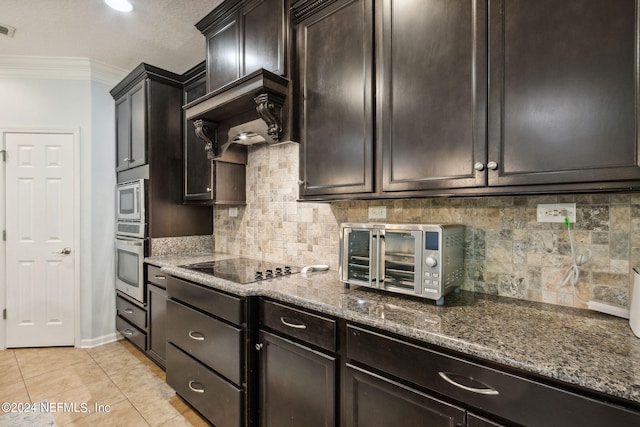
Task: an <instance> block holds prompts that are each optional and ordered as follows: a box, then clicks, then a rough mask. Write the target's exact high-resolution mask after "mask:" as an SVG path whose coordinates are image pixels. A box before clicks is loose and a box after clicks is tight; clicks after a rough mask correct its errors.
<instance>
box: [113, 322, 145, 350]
mask: <svg viewBox="0 0 640 427" xmlns="http://www.w3.org/2000/svg"><path fill="white" fill-rule="evenodd" d="M116 329H117V330H118V331H120V333H121V334H122V336H123V337H125V338H126V339H128V340H129V341H131V342H132V343H134V344H135V345H137V346H138V347H140V349H142V350H146V349H147V334H145V333H144V332H142V331H141V330H140V329H138V328H136V327H135V326H133V325H132V324H131V323H129V322H127V321H126V320H125V319H123V318H122V317H120V316H116Z"/></svg>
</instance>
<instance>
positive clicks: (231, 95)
mask: <svg viewBox="0 0 640 427" xmlns="http://www.w3.org/2000/svg"><path fill="white" fill-rule="evenodd" d="M288 92H289V80H287V79H286V78H284V77H281V76H279V75H277V74H274V73H272V72H270V71H267V70H265V69H260V70H258V71H255V72H253V73H251V74H248V75H246V76H244V77H242V78H240V79H238V80H236V81H233V82H231V83H229V84H227V85H225V86H223V87H221V88H220V89H217V90H215V91H213V92H210V93H208V94H206V95H205V96H203V97H200V98H198V99H196V100H195V101H192V102H190V103H189V104H187V105H185V106H184V107H183V109H184V110H185V115H186V118H187V120H191V121H193V124H194V125H195V132H196V135H197V136H198V138H200V139H201V140H202V141H203V142H204V143H205V150H206V151H207V157H208V158H209V159H218V158H220V157H221V156H222V155H223V154H224V152H225V150H226V149H227V148H228V147H229V145H231V144H234V143H235V144H242V145H253V144H258V143H264V142H266V143H268V144H278V143H281V142H283V141H282V136H283V123H286V120H283V116H285V115H286V114H287V111H286V110H287V109H286V108H285V107H284V105H285V99H286V97H287V94H288Z"/></svg>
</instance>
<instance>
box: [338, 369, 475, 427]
mask: <svg viewBox="0 0 640 427" xmlns="http://www.w3.org/2000/svg"><path fill="white" fill-rule="evenodd" d="M345 393H346V396H345V404H346V408H345V421H346V422H345V425H346V426H347V427H396V426H402V427H420V426H429V427H453V426H464V425H465V410H464V409H462V408H459V407H457V406H454V405H451V404H449V403H446V402H443V401H441V400H438V399H436V398H434V397H431V396H429V395H427V394H424V393H422V392H420V391H418V390H415V389H412V388H409V387H406V386H404V385H402V384H399V383H397V382H395V381H392V380H390V379H387V378H384V377H381V376H379V375H376V374H374V373H372V372H368V371H366V370H363V369H360V368H357V367H355V366H352V365H349V364H347V368H346V378H345Z"/></svg>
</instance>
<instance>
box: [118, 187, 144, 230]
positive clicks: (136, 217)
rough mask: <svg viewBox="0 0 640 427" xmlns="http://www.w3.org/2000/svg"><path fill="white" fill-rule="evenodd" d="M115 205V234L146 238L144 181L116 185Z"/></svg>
mask: <svg viewBox="0 0 640 427" xmlns="http://www.w3.org/2000/svg"><path fill="white" fill-rule="evenodd" d="M116 203H117V224H116V234H118V235H121V236H131V237H139V238H144V237H146V233H147V221H146V219H147V217H146V210H145V207H146V180H144V179H138V180H135V181H129V182H123V183H120V184H118V186H117V189H116Z"/></svg>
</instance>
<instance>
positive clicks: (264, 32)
mask: <svg viewBox="0 0 640 427" xmlns="http://www.w3.org/2000/svg"><path fill="white" fill-rule="evenodd" d="M285 10H286V9H285V1H284V0H255V1H253V2H250V3H249V4H247V6H246V7H245V8H244V9H243V10H242V12H241V16H242V39H243V43H242V47H243V52H242V58H243V67H242V68H243V70H242V75H243V76H244V75H247V74H250V73H252V72H254V71H256V70H258V69H260V68H264V69H265V70H269V71H271V72H273V73H275V74H281V75H286V72H285V57H286V52H285V49H286V40H285V34H286V31H287V30H286V27H285V26H286V23H287V20H286V19H285Z"/></svg>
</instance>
